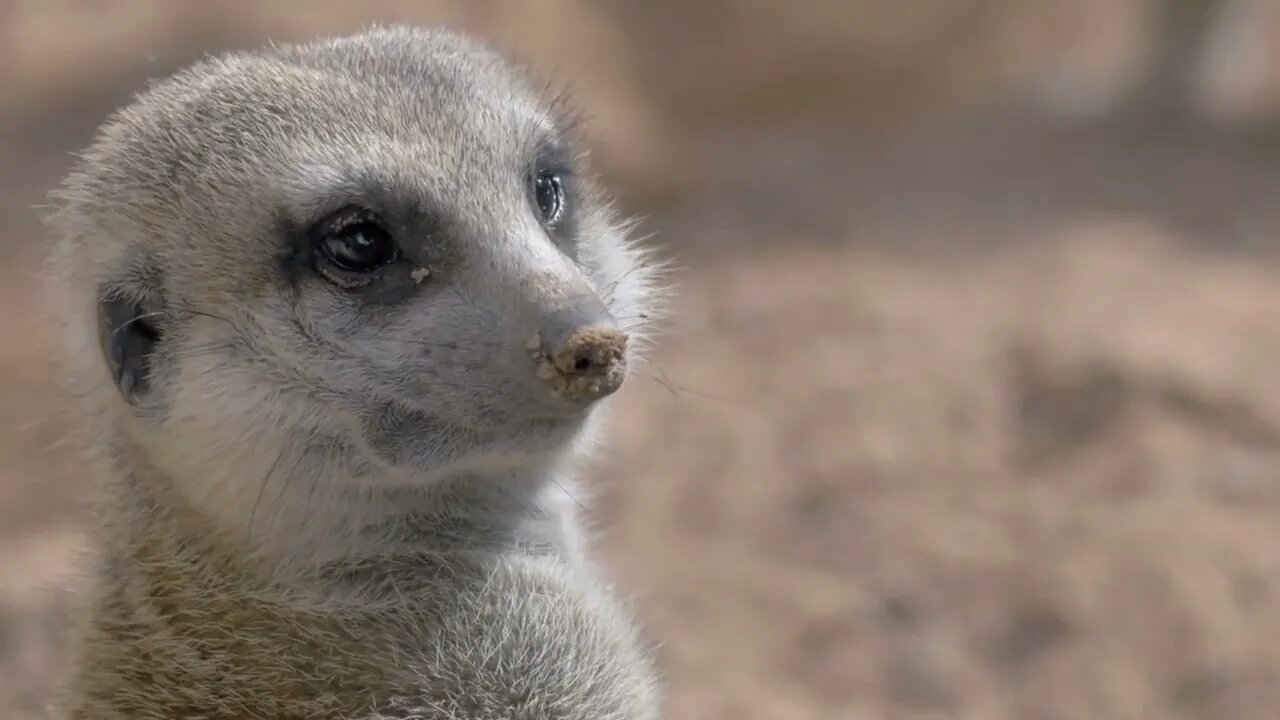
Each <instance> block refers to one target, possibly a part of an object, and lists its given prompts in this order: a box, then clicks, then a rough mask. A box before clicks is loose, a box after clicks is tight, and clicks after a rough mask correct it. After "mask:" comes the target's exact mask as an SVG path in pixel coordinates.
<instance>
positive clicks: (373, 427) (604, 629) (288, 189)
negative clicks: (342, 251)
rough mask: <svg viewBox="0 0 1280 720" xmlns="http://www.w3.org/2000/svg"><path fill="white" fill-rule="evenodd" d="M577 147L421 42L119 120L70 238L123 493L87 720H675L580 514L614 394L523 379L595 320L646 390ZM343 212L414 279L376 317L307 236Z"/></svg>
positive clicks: (95, 610) (636, 316)
mask: <svg viewBox="0 0 1280 720" xmlns="http://www.w3.org/2000/svg"><path fill="white" fill-rule="evenodd" d="M573 148H574V145H573V138H572V122H571V119H570V118H568V117H566V116H565V114H564V113H563V112H562V111H561V109H560V108H559V105H558V104H557V103H555V102H548V101H547V100H546V99H544V98H542V97H540V96H539V95H538V94H537V93H535V92H533V91H532V90H531V88H530V84H529V83H528V81H527V80H526V79H525V78H524V77H523V76H522V75H521V74H520V73H519V72H517V71H516V70H515V69H513V68H512V67H511V66H510V65H508V64H507V63H506V62H504V61H503V60H501V59H500V58H499V57H497V56H496V55H494V54H492V53H491V52H490V51H488V50H486V49H484V48H483V47H481V46H479V45H478V44H476V43H474V42H473V41H471V40H467V39H464V38H462V37H459V36H457V35H455V34H452V33H449V32H446V31H442V30H424V29H414V28H404V27H393V28H385V29H372V30H369V31H366V32H363V33H361V34H358V35H354V36H350V37H343V38H334V39H327V40H320V41H316V42H313V43H309V44H303V45H285V46H275V47H272V48H269V49H265V50H261V51H255V52H241V53H234V54H229V55H224V56H221V57H217V58H210V59H207V60H205V61H202V62H200V63H198V64H197V65H195V66H193V67H191V68H188V69H186V70H183V71H181V72H179V73H177V74H176V75H175V76H173V77H171V78H169V79H167V80H164V81H161V82H158V83H156V84H154V85H152V86H151V87H150V88H149V89H148V90H146V91H145V92H144V93H142V94H141V95H139V96H138V97H137V98H136V99H135V101H134V102H133V103H131V104H130V105H129V106H127V107H125V108H124V109H122V110H120V111H119V112H117V113H116V114H115V115H114V116H113V117H112V118H111V119H110V120H109V121H108V122H107V123H106V125H105V126H104V127H103V129H102V130H101V131H100V134H99V136H98V138H97V139H96V140H95V142H94V143H93V145H92V146H91V147H90V149H89V150H88V151H87V152H86V153H85V154H84V155H83V156H82V157H81V160H80V162H79V164H78V165H77V167H76V168H75V169H74V170H73V171H72V172H71V174H70V175H69V176H68V178H67V179H66V181H65V182H64V184H63V186H62V188H61V190H60V191H59V192H58V193H57V194H56V200H57V202H58V208H57V211H56V212H55V213H54V214H53V216H52V217H51V226H52V228H53V229H54V231H55V233H56V235H57V236H58V239H59V241H58V244H57V246H56V249H55V251H54V253H53V256H52V262H51V266H50V276H51V278H53V281H54V282H53V284H52V287H51V289H52V293H51V303H52V304H54V306H55V307H56V308H57V310H58V311H59V313H60V314H61V316H62V317H63V318H64V319H65V337H66V340H67V343H66V345H67V348H66V349H67V353H66V358H67V361H68V362H69V363H70V365H69V366H68V368H67V370H66V374H67V376H68V378H69V382H71V383H72V384H73V390H75V391H76V394H77V395H78V396H79V397H80V398H81V399H82V400H83V402H84V420H85V423H86V428H87V429H86V432H85V434H84V437H85V438H86V439H88V442H87V443H86V444H87V445H88V446H89V450H90V451H91V452H93V453H95V456H94V457H91V458H90V462H91V463H94V465H92V466H93V467H98V468H102V469H103V474H104V475H105V476H106V478H107V482H106V483H105V484H104V485H103V487H102V493H103V500H102V503H101V507H102V523H101V526H102V531H101V534H100V537H99V538H98V542H97V543H96V546H95V548H94V550H95V553H94V559H93V562H94V567H93V573H94V574H93V580H94V584H95V588H96V589H95V592H94V593H93V595H92V597H90V598H89V599H88V604H87V607H86V612H85V617H84V626H83V628H82V629H81V630H80V638H79V640H80V642H79V643H78V647H79V657H78V658H77V661H76V663H75V665H74V667H73V669H72V672H71V673H70V674H69V680H68V685H67V692H66V693H65V696H64V698H63V710H62V712H63V713H64V716H65V717H68V718H74V719H77V720H116V719H117V718H121V719H122V718H131V719H139V720H145V719H150V718H155V719H157V720H158V719H159V718H177V717H182V718H308V719H317V720H318V719H322V718H380V717H385V718H411V717H412V718H419V717H420V718H442V719H443V718H451V719H453V718H456V719H458V720H462V719H470V718H475V719H477V720H479V719H482V718H494V719H497V718H524V719H527V720H542V719H544V718H545V719H547V720H551V719H553V718H563V719H565V720H570V719H577V718H581V719H582V720H587V718H592V719H593V720H610V719H617V720H624V719H626V720H630V719H633V718H634V719H637V720H639V719H640V718H651V717H655V716H656V712H657V711H656V700H655V690H654V688H653V681H652V676H651V670H650V667H649V661H648V658H647V656H646V653H645V652H643V651H642V649H641V644H640V641H639V640H638V638H637V637H636V633H635V631H634V629H633V628H632V626H631V624H630V622H629V620H628V619H627V616H626V612H625V610H624V609H623V608H622V607H621V605H620V604H619V603H618V601H616V600H615V599H613V597H612V596H611V593H610V592H609V590H608V589H607V587H606V586H605V585H604V582H603V580H602V579H601V578H600V577H599V575H598V573H596V572H594V571H593V569H592V568H591V566H590V563H589V561H588V559H587V558H586V557H585V555H584V551H583V548H582V538H581V537H580V532H581V531H580V521H579V519H578V518H577V517H576V516H575V509H576V505H577V503H578V498H579V497H581V491H580V489H579V488H578V487H577V485H576V484H575V482H574V472H575V465H576V464H577V463H578V461H579V460H580V459H581V458H582V457H583V456H584V454H585V453H586V452H587V451H588V450H589V449H590V447H591V446H592V444H593V443H594V442H595V438H596V435H597V428H598V425H599V423H600V421H601V415H602V413H603V412H604V411H605V410H606V409H607V405H608V403H609V399H608V398H604V399H599V400H598V401H596V402H593V403H589V404H588V405H587V406H584V405H583V403H581V402H575V401H573V399H571V398H566V397H563V396H560V395H556V394H555V393H554V392H553V391H552V390H551V389H550V387H549V386H548V385H547V384H546V383H545V382H542V381H541V380H540V379H539V378H538V376H537V374H536V372H535V371H536V370H537V367H536V363H534V362H533V360H532V359H531V358H530V353H529V351H530V349H532V348H533V344H531V341H530V339H531V338H532V339H533V340H535V341H539V342H540V341H541V339H543V338H547V337H549V336H553V335H555V334H556V333H557V332H560V331H562V330H566V331H567V330H571V329H573V328H575V327H579V326H582V325H583V324H584V323H585V324H590V323H596V324H600V323H605V324H609V325H610V327H615V328H617V329H618V331H620V332H625V333H626V334H627V335H628V336H629V337H628V338H627V344H626V349H625V359H626V361H627V363H628V366H630V367H634V362H635V360H636V359H637V353H638V352H639V351H640V350H641V349H642V348H643V346H644V343H645V340H646V339H647V330H648V328H649V326H650V323H651V321H652V319H653V318H654V316H655V313H656V312H657V310H658V308H657V307H656V303H657V298H658V296H659V293H658V292H657V278H658V268H657V266H656V264H655V263H654V262H653V260H652V258H650V257H649V256H648V255H647V254H646V253H645V252H643V251H642V250H640V249H639V248H638V247H636V246H635V244H634V243H633V242H631V241H630V240H629V239H628V237H627V230H628V226H627V224H626V223H624V222H621V221H620V220H618V219H617V218H616V217H615V215H614V213H613V212H612V210H611V207H610V204H609V202H608V201H607V200H606V198H605V196H604V194H603V192H602V191H601V190H600V189H599V188H598V187H597V185H596V183H595V182H594V181H593V180H592V178H591V177H590V176H589V175H588V174H587V171H586V169H585V168H584V167H583V166H582V158H581V156H580V154H579V153H577V152H576V151H575V150H574V149H573ZM543 162H546V163H550V165H551V167H553V168H554V169H555V170H556V172H558V173H560V174H561V175H563V176H564V187H565V198H566V209H565V217H564V218H563V219H562V220H561V221H560V222H558V223H557V224H556V225H554V226H551V225H548V224H546V223H542V222H540V218H539V215H538V212H537V208H536V204H535V203H533V202H532V201H531V197H530V193H529V190H528V188H529V183H528V178H529V177H530V169H531V168H532V167H533V166H534V165H535V164H537V163H543ZM351 206H356V207H359V208H361V209H367V210H369V211H370V212H372V213H375V214H376V215H378V216H379V217H380V218H381V221H382V222H383V223H385V225H386V227H387V228H388V230H389V232H390V233H391V234H392V235H393V236H395V237H396V239H397V240H398V242H399V244H400V246H401V248H402V249H403V255H404V256H403V259H402V261H398V262H396V263H394V264H392V265H388V266H387V267H385V268H383V269H382V270H380V271H379V272H378V273H377V274H376V276H374V279H373V280H372V281H370V282H369V283H368V284H367V285H365V286H362V287H359V288H352V287H344V286H341V284H340V283H335V282H333V278H332V277H327V276H326V275H325V274H324V272H322V271H317V267H318V265H317V263H318V262H319V261H317V260H316V259H315V252H316V249H315V244H314V242H313V240H312V238H313V235H312V234H311V231H310V230H309V229H308V228H311V227H313V226H315V225H316V223H317V222H318V219H319V218H323V217H325V216H326V215H328V214H332V213H333V212H335V211H338V210H339V209H341V208H346V207H351ZM104 308H107V310H106V311H104ZM119 308H127V309H129V310H130V312H132V313H133V315H132V316H131V317H129V318H127V319H125V321H123V322H119V321H118V319H117V321H116V322H114V324H112V323H111V322H110V321H111V318H112V315H111V312H115V311H116V310H118V309H119ZM104 318H106V321H107V322H108V325H107V326H104V325H103V323H104ZM104 327H106V330H105V331H104ZM143 327H145V329H146V332H145V333H142V334H138V333H141V330H140V328H143ZM121 333H123V334H124V335H130V334H131V333H132V334H133V335H132V336H131V337H133V340H135V341H137V342H140V343H144V344H145V346H146V348H147V352H146V354H145V363H142V364H138V365H133V366H131V367H132V368H133V371H134V372H133V374H130V373H129V372H120V371H119V361H120V357H122V356H123V355H120V356H118V355H117V354H118V353H126V352H127V350H121V345H120V344H119V342H118V341H119V338H120V337H121V336H122V335H121ZM104 355H105V357H104ZM113 358H114V360H113ZM133 359H134V360H137V358H133ZM113 362H116V365H113V364H112V363H113ZM139 374H140V375H139ZM126 377H127V381H126Z"/></svg>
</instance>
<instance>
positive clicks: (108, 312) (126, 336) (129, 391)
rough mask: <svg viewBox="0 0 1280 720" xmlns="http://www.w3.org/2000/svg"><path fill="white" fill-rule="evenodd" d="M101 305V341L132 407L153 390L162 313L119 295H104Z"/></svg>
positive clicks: (111, 366) (111, 368) (117, 385)
mask: <svg viewBox="0 0 1280 720" xmlns="http://www.w3.org/2000/svg"><path fill="white" fill-rule="evenodd" d="M100 297H101V298H102V299H101V300H100V301H99V302H98V340H99V342H100V343H101V344H102V354H103V357H104V359H105V360H106V362H107V367H108V369H110V371H111V377H112V378H114V379H115V383H116V389H117V390H119V391H120V395H121V397H123V398H124V399H125V400H126V401H128V402H129V403H130V404H134V403H136V402H137V401H138V400H139V399H141V398H142V397H144V396H145V395H146V394H147V393H148V392H149V391H150V389H151V377H150V373H151V367H150V362H149V360H150V355H151V353H152V352H153V351H154V350H155V346H156V343H157V342H159V341H160V332H159V330H158V328H159V324H158V323H157V322H155V320H156V318H158V317H159V316H160V315H161V313H160V312H157V311H154V310H152V311H148V309H147V307H146V306H145V305H144V303H142V302H138V301H136V300H133V299H130V298H128V297H122V296H120V295H116V294H104V295H101V296H100Z"/></svg>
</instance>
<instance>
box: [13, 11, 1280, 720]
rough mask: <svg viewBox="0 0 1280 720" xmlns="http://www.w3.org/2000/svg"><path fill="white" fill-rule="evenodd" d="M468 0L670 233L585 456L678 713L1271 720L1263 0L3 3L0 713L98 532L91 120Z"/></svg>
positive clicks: (39, 673)
mask: <svg viewBox="0 0 1280 720" xmlns="http://www.w3.org/2000/svg"><path fill="white" fill-rule="evenodd" d="M401 21H408V22H415V23H431V24H437V23H439V24H447V25H450V26H453V27H456V28H460V29H464V30H468V31H471V32H472V33H474V34H476V35H478V36H480V37H481V38H484V39H487V40H488V41H489V42H491V43H492V44H494V45H495V46H497V47H499V48H502V49H505V50H507V51H509V52H511V53H514V54H515V55H516V56H517V57H519V58H522V59H523V60H524V61H526V62H527V63H528V64H529V65H531V66H532V67H534V68H535V69H536V70H537V71H538V72H540V73H542V74H543V75H545V76H547V77H550V78H554V79H557V80H559V81H563V82H567V83H569V84H570V85H571V86H572V88H573V90H574V93H575V95H576V97H577V100H578V103H579V104H580V105H581V106H583V107H584V108H585V109H586V111H587V114H588V116H589V124H588V126H587V130H586V133H587V138H588V141H589V142H590V146H591V148H592V151H593V156H594V158H595V163H596V166H597V168H598V169H599V170H600V171H602V172H603V174H605V175H606V177H607V179H608V180H609V181H610V182H611V184H612V186H613V187H614V188H615V189H616V191H617V193H618V195H619V196H620V202H621V205H622V207H623V208H624V209H626V210H627V211H629V212H632V213H635V214H638V215H641V216H643V217H644V224H643V226H642V228H643V231H645V232H650V233H653V239H652V241H651V242H653V243H656V244H658V245H660V246H661V247H662V248H663V251H664V253H666V254H667V255H669V256H671V257H673V258H674V259H675V260H676V262H677V264H678V266H679V268H680V272H679V273H678V275H677V281H678V286H679V295H678V297H677V299H676V302H675V308H676V313H675V317H674V318H673V319H672V321H671V323H670V326H669V328H668V332H667V333H666V335H665V337H664V339H663V341H662V343H661V345H660V350H659V351H658V352H657V353H656V354H655V356H654V358H653V360H652V362H651V363H650V364H649V365H648V366H646V367H645V368H642V372H643V376H641V377H638V378H637V380H636V381H635V382H631V383H629V384H628V386H627V387H626V389H625V392H624V394H623V396H622V399H621V400H620V403H621V409H620V413H619V416H618V417H617V420H616V423H615V438H614V442H613V443H612V445H611V446H610V448H609V450H608V452H606V453H605V455H604V456H603V457H602V458H601V460H600V461H599V462H598V463H597V465H596V467H595V483H596V486H597V487H598V489H599V492H600V498H599V502H598V503H597V508H596V510H597V515H598V520H599V526H600V531H601V532H600V551H601V553H603V555H604V556H605V558H606V559H607V562H608V563H609V565H610V567H611V569H612V572H613V574H614V576H615V577H616V578H617V580H618V582H619V584H620V585H621V587H622V589H623V591H624V592H626V593H627V594H629V595H632V596H634V597H635V601H636V605H637V608H638V611H639V613H640V615H641V617H642V618H643V620H644V622H645V624H646V626H647V627H648V628H649V631H650V632H651V633H652V635H653V636H654V637H655V638H656V639H657V640H659V641H660V643H661V663H662V666H663V670H664V673H665V675H666V677H667V682H668V686H669V696H670V704H669V714H668V717H670V718H675V719H686V718H687V719H693V718H699V719H711V718H725V719H730V718H732V719H745V718H768V719H771V720H793V719H794V720H800V719H807V718H823V719H826V718H840V719H844V718H850V719H853V718H858V719H861V718H887V719H898V718H902V719H922V720H923V719H925V718H939V719H940V718H947V719H959V720H1057V719H1063V720H1066V719H1074V718H1124V719H1126V720H1145V719H1147V718H1151V719H1155V718H1161V719H1169V718H1174V719H1177V718H1250V719H1252V718H1259V719H1266V718H1278V717H1280V372H1277V369H1278V368H1280V365H1278V363H1280V283H1278V282H1277V278H1278V277H1280V275H1278V273H1280V255H1278V254H1277V249H1280V202H1277V200H1278V199H1280V3H1277V2H1275V0H1039V1H1037V2H1025V1H1020V0H911V1H910V2H896V3H890V2H884V1H882V0H842V1H840V2H837V1H835V0H832V1H831V2H819V1H818V0H810V1H809V2H799V1H797V2H791V3H786V2H781V1H780V0H778V1H775V2H764V1H763V0H737V1H734V2H731V1H729V0H699V1H698V2H687V3H681V2H675V1H674V0H648V2H644V3H640V2H622V1H615V0H599V1H595V2H589V1H587V0H583V1H581V2H574V1H572V0H539V2H518V1H516V0H511V1H510V2H497V1H493V0H483V1H482V0H469V1H462V0H458V1H457V2H423V1H417V2H409V1H403V2H389V1H384V2H365V3H359V4H357V3H337V2H334V3H307V4H302V3H286V2H271V1H268V0H253V1H249V2H245V1H240V0H235V1H224V2H220V3H170V2H159V1H155V2H138V1H131V2H55V1H53V0H45V1H42V2H37V1H35V0H30V1H17V0H9V1H3V0H0V68H2V70H0V212H2V213H3V217H4V222H3V224H2V225H0V228H2V229H0V268H3V269H2V270H0V278H2V282H0V294H2V295H3V300H0V302H2V303H3V307H7V308H9V310H8V311H7V312H6V313H4V321H5V322H6V323H8V327H7V331H6V332H5V334H4V338H5V339H4V341H3V342H0V378H3V379H2V380H0V424H2V427H0V717H8V716H11V715H16V714H17V713H18V712H19V711H20V710H19V709H20V708H23V707H30V706H32V705H33V703H34V702H35V699H36V698H38V697H39V696H40V693H41V692H42V686H43V684H44V683H46V682H47V681H48V679H49V678H51V677H52V676H53V673H54V672H55V671H56V668H57V666H58V663H59V657H60V650H59V645H58V642H57V633H56V629H57V628H58V626H59V621H58V619H57V608H58V603H57V602H56V597H57V595H56V593H52V592H50V588H57V587H60V586H65V585H66V584H67V583H68V582H69V578H68V558H69V556H70V553H71V552H72V551H73V550H74V549H75V548H76V547H77V546H78V545H79V544H80V543H82V542H84V535H83V527H84V519H83V518H84V512H83V508H80V507H78V504H77V499H78V498H80V497H83V496H84V495H85V487H86V486H85V483H87V482H89V480H88V479H86V478H82V477H79V476H78V475H77V466H76V464H75V462H74V460H73V459H70V458H69V455H68V452H67V445H66V443H65V442H63V438H65V437H66V435H67V433H68V432H69V428H70V425H69V424H68V423H66V422H64V421H62V420H59V419H58V412H57V410H58V408H59V407H60V406H59V403H61V402H62V400H61V398H60V395H59V391H60V385H61V384H60V382H59V380H58V378H56V377H52V376H51V375H50V374H49V373H48V371H47V361H46V359H47V357H48V355H49V353H50V343H51V338H50V333H49V330H48V328H47V327H45V326H44V325H43V324H42V323H41V322H40V321H39V320H38V319H37V317H36V316H35V311H36V310H38V309H39V308H37V307H35V305H34V303H36V300H34V299H33V297H34V296H33V294H32V287H33V280H34V278H35V276H36V273H37V269H38V266H37V262H38V260H39V258H40V256H41V254H42V253H43V252H44V250H45V247H46V246H47V244H48V239H47V237H46V235H45V232H44V230H43V229H42V227H41V225H40V211H39V207H38V206H39V205H40V204H41V203H42V202H44V195H45V193H46V192H47V191H48V190H49V189H50V188H51V187H52V186H53V185H54V184H55V183H56V182H57V181H58V179H59V177H60V176H61V174H62V173H63V172H64V171H65V170H66V168H67V167H68V165H69V164H70V162H71V159H72V158H71V153H72V152H73V151H75V150H78V149H80V148H82V147H83V146H84V145H85V144H86V143H87V142H88V141H89V140H90V138H91V135H92V133H93V131H94V129H95V127H96V126H97V124H98V123H99V122H100V121H101V120H102V119H103V116H104V115H105V114H106V113H107V112H108V111H110V110H111V109H112V108H114V107H116V106H117V105H119V104H121V103H123V102H125V101H126V100H127V99H128V98H129V97H130V95H131V94H132V93H133V92H135V91H137V90H138V89H140V88H141V87H142V86H143V84H144V81H145V80H146V79H147V78H152V77H159V76H162V75H165V74H167V73H168V72H170V71H171V70H173V69H175V68H176V67H178V66H180V65H183V64H185V63H188V62H190V61H192V60H194V59H196V58H198V57H200V56H201V55H202V54H204V53H207V52H214V51H220V50H224V49H231V48H246V47H253V46H257V45H259V44H261V43H263V42H264V41H266V40H268V39H274V40H295V39H307V38H310V37H312V36H314V35H316V34H320V33H337V32H348V31H353V30H356V29H358V28H359V27H361V26H362V25H365V24H368V23H371V22H383V23H385V22H401Z"/></svg>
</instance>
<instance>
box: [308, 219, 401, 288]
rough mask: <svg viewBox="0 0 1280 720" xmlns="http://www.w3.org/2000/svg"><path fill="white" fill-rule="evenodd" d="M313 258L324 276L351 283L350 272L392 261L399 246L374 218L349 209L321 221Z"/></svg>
mask: <svg viewBox="0 0 1280 720" xmlns="http://www.w3.org/2000/svg"><path fill="white" fill-rule="evenodd" d="M316 258H317V269H319V270H320V272H321V273H322V274H323V275H324V276H325V277H327V278H329V279H330V280H332V281H334V282H338V283H339V284H342V285H347V286H350V285H352V284H353V282H352V279H351V278H350V277H349V276H351V275H366V274H368V273H371V272H373V271H374V270H377V269H378V268H380V267H383V266H384V265H389V264H391V263H393V262H395V261H396V260H398V259H399V258H400V249H399V248H398V247H397V246H396V243H395V240H394V239H392V237H391V233H390V232H388V231H387V229H386V228H385V227H384V226H383V225H382V224H381V223H379V222H378V221H377V220H376V219H374V218H372V217H370V216H369V215H367V214H365V213H360V212H350V211H349V212H345V213H342V214H339V215H336V216H334V217H333V218H331V219H330V220H328V221H326V222H323V223H321V225H320V232H319V233H318V240H317V245H316ZM335 274H337V275H338V276H339V277H335ZM356 284H358V281H357V282H356Z"/></svg>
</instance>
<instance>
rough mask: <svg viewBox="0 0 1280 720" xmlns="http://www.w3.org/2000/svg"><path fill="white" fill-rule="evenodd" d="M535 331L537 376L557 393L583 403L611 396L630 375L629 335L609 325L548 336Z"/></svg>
mask: <svg viewBox="0 0 1280 720" xmlns="http://www.w3.org/2000/svg"><path fill="white" fill-rule="evenodd" d="M545 337H546V339H547V340H551V342H549V343H544V342H543V338H544V336H543V335H542V333H535V334H534V337H533V338H532V339H531V340H530V346H531V347H530V348H529V349H530V350H531V351H532V352H533V356H534V361H535V362H536V363H537V365H538V367H537V373H538V377H539V378H541V379H542V380H544V381H546V382H547V383H548V384H549V385H550V386H551V389H552V391H553V392H555V394H557V395H560V396H561V397H565V398H568V399H570V400H575V401H578V402H582V403H589V402H594V401H596V400H599V399H600V398H603V397H605V396H607V395H610V394H612V393H614V392H616V391H617V389H618V388H620V387H622V381H623V379H624V378H625V377H626V374H627V359H626V352H627V334H626V333H625V332H623V331H622V330H619V329H617V328H615V327H612V326H610V325H588V326H585V327H581V328H578V329H575V330H572V331H570V332H567V333H565V332H561V333H556V334H554V335H548V336H545Z"/></svg>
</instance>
